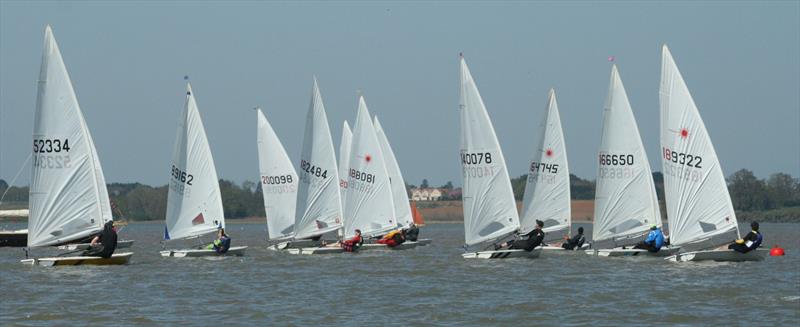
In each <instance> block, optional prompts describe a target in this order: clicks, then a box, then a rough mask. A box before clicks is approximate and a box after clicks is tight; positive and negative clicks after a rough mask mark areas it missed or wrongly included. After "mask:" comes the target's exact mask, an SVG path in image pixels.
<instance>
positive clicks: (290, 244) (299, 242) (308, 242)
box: [267, 240, 336, 251]
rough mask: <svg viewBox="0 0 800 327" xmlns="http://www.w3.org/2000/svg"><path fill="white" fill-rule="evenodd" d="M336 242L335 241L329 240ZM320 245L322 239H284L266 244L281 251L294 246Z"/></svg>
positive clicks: (308, 246)
mask: <svg viewBox="0 0 800 327" xmlns="http://www.w3.org/2000/svg"><path fill="white" fill-rule="evenodd" d="M331 242H336V241H331ZM320 245H322V241H314V240H293V241H284V242H280V243H275V244H272V245H269V246H267V249H270V250H273V251H281V250H286V249H294V248H310V247H317V246H320Z"/></svg>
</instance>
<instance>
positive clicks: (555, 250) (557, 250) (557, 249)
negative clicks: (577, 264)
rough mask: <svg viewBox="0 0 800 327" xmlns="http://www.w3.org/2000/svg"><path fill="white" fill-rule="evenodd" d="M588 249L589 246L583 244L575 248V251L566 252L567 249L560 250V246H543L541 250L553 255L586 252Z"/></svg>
mask: <svg viewBox="0 0 800 327" xmlns="http://www.w3.org/2000/svg"><path fill="white" fill-rule="evenodd" d="M588 248H589V244H588V243H587V244H584V245H582V246H581V247H580V248H577V249H575V250H567V249H565V248H562V247H560V246H550V245H548V246H543V247H542V250H543V251H545V252H548V253H549V252H553V253H562V252H563V253H571V252H575V251H581V250H586V249H588Z"/></svg>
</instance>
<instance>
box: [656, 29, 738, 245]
mask: <svg viewBox="0 0 800 327" xmlns="http://www.w3.org/2000/svg"><path fill="white" fill-rule="evenodd" d="M659 100H660V111H661V162H662V168H663V172H664V193H665V196H666V206H667V218H668V221H669V228H670V241H671V243H672V244H674V245H679V246H681V247H683V248H684V249H685V250H692V249H702V248H712V247H715V246H718V245H721V244H724V243H728V242H730V241H731V240H733V239H735V238H738V237H739V227H738V225H737V220H736V213H735V212H734V210H733V204H732V202H731V198H730V195H729V193H728V188H727V184H726V182H725V176H724V175H723V172H722V168H721V167H720V164H719V159H718V157H717V154H716V151H715V150H714V145H713V144H712V143H711V138H710V137H709V135H708V131H707V129H706V126H705V124H704V123H703V119H702V118H701V116H700V113H699V111H698V109H697V105H696V104H695V102H694V99H692V96H691V94H690V92H689V88H688V87H687V86H686V83H685V82H684V80H683V77H682V76H681V73H680V71H679V70H678V67H677V65H676V64H675V61H674V59H673V58H672V54H671V53H670V51H669V48H667V46H666V45H664V46H663V47H662V61H661V85H660V89H659Z"/></svg>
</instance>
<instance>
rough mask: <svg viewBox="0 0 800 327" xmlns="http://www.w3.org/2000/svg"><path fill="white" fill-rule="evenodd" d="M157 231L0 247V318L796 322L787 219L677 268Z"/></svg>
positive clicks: (448, 230)
mask: <svg viewBox="0 0 800 327" xmlns="http://www.w3.org/2000/svg"><path fill="white" fill-rule="evenodd" d="M582 226H584V227H585V228H587V230H586V234H587V235H591V226H589V225H582ZM4 227H5V226H4ZM9 227H13V226H9ZM162 228H163V226H162V225H160V224H157V223H156V224H131V225H129V226H128V227H127V228H126V229H125V230H124V232H123V234H122V238H125V239H134V240H136V243H135V244H134V246H133V248H132V251H133V252H135V255H134V257H133V259H132V262H131V264H130V265H128V266H117V267H90V266H85V267H84V266H79V267H63V268H42V267H28V266H23V265H22V264H20V263H19V262H18V260H19V259H21V258H23V257H24V252H23V251H22V250H20V249H19V248H0V285H2V287H3V294H4V296H3V301H2V306H0V325H8V324H17V323H24V324H32V325H52V324H62V325H83V324H87V323H100V322H109V323H114V324H125V325H152V324H187V323H188V324H194V325H210V324H217V323H223V324H234V325H240V324H245V325H259V326H261V325H270V324H285V323H287V322H291V323H294V324H297V325H316V324H331V323H332V324H344V323H353V324H365V325H366V324H376V323H377V324H395V325H408V324H414V323H421V324H444V325H503V326H507V325H517V324H524V325H561V324H601V325H643V324H648V323H652V322H664V323H668V324H686V325H707V324H717V325H723V324H728V325H729V324H741V323H742V322H745V321H752V320H753V319H756V321H757V322H758V323H759V324H763V325H797V324H798V323H800V273H799V272H798V268H800V239H798V236H800V224H762V230H763V232H764V234H765V236H766V240H765V242H764V244H765V246H767V247H769V246H771V245H772V244H781V245H782V246H783V247H784V248H785V249H786V253H787V255H786V256H785V257H781V258H767V260H766V261H764V262H761V263H683V264H676V263H670V262H665V261H663V260H658V259H653V258H639V257H632V258H597V257H590V256H586V255H582V254H580V253H568V254H561V255H548V254H544V255H543V256H542V257H541V258H539V259H535V260H527V259H510V260H494V261H490V260H465V259H463V258H461V256H460V253H462V249H461V246H462V244H463V228H462V226H461V225H460V224H430V225H428V226H426V227H424V228H423V229H422V232H421V236H422V237H426V238H433V239H434V240H435V241H434V243H433V244H432V245H431V246H428V247H420V248H417V249H414V250H408V251H385V252H382V251H372V252H363V253H356V254H352V253H345V254H334V255H324V256H292V255H288V254H283V253H276V252H273V251H270V250H267V249H266V248H265V247H264V246H263V244H264V241H263V239H264V235H265V232H264V226H263V224H235V223H234V224H230V225H229V226H228V232H229V233H230V234H231V236H233V238H234V239H233V242H234V245H249V246H250V248H249V249H248V252H247V256H245V257H242V258H234V257H230V258H224V259H221V260H220V259H214V260H209V259H203V258H197V259H191V258H183V259H176V258H162V257H160V256H159V254H158V251H159V250H160V249H161V245H160V244H159V242H160V241H161V239H160V237H161V235H162ZM742 230H746V229H742Z"/></svg>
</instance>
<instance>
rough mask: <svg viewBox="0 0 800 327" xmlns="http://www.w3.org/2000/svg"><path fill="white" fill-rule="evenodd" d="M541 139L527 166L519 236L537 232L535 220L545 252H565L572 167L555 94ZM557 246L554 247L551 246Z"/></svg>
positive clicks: (551, 93)
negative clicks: (540, 221)
mask: <svg viewBox="0 0 800 327" xmlns="http://www.w3.org/2000/svg"><path fill="white" fill-rule="evenodd" d="M539 124H540V125H539V131H540V133H541V134H539V138H538V139H537V142H534V143H533V144H535V146H536V148H534V152H533V158H532V159H531V161H530V164H529V165H528V180H527V181H526V182H525V193H524V196H523V199H522V215H521V216H520V234H526V233H528V232H530V231H531V230H533V229H534V227H535V226H536V220H537V219H538V220H542V221H543V222H544V228H543V229H542V231H543V232H544V233H545V237H544V241H543V242H544V244H545V246H544V247H543V249H544V250H545V251H557V252H559V251H563V250H564V248H562V247H561V243H560V241H563V240H564V237H565V236H567V237H568V236H570V228H571V226H572V217H571V216H572V208H571V201H572V200H571V198H570V189H569V167H568V166H567V148H566V146H565V144H564V131H563V130H562V129H561V116H560V114H559V112H558V103H557V102H556V92H555V90H553V89H550V91H548V93H547V107H545V110H544V116H543V117H542V120H541V122H540V123H539ZM551 242H556V244H555V245H554V246H549V245H547V244H548V243H551Z"/></svg>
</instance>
